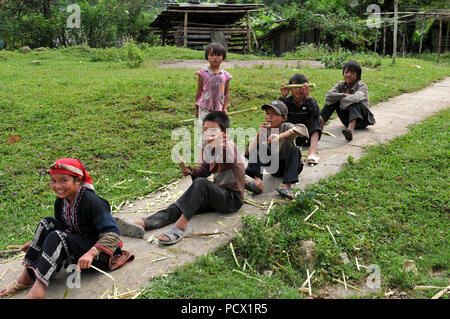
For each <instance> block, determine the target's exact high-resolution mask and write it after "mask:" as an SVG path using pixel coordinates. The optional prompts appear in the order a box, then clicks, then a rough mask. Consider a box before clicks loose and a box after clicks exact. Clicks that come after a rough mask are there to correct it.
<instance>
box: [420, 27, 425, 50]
mask: <svg viewBox="0 0 450 319" xmlns="http://www.w3.org/2000/svg"><path fill="white" fill-rule="evenodd" d="M424 29H425V20H423V21H422V25H421V27H420V42H419V54H421V53H422V41H423V31H424Z"/></svg>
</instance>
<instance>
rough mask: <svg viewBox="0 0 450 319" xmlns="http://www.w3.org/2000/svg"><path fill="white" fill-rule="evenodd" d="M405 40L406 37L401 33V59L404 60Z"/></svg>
mask: <svg viewBox="0 0 450 319" xmlns="http://www.w3.org/2000/svg"><path fill="white" fill-rule="evenodd" d="M405 38H406V35H405V32H402V58H404V57H405V50H406V49H405V44H406V43H405Z"/></svg>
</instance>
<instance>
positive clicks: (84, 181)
mask: <svg viewBox="0 0 450 319" xmlns="http://www.w3.org/2000/svg"><path fill="white" fill-rule="evenodd" d="M53 174H68V175H72V176H78V177H80V178H81V186H84V187H86V188H89V189H91V190H94V185H93V184H92V179H91V176H90V175H89V173H88V172H87V171H86V169H85V168H84V166H83V164H81V162H80V161H79V160H77V159H75V158H62V159H60V160H57V161H56V162H55V163H53V165H52V166H50V175H53Z"/></svg>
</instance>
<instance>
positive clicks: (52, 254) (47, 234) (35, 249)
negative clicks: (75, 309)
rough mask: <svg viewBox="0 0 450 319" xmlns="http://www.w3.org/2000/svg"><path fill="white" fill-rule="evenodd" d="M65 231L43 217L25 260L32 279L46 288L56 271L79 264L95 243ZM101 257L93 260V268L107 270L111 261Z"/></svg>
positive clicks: (58, 223) (63, 227)
mask: <svg viewBox="0 0 450 319" xmlns="http://www.w3.org/2000/svg"><path fill="white" fill-rule="evenodd" d="M66 230H67V226H66V224H64V223H63V222H61V221H59V220H57V219H55V218H53V217H45V218H43V219H42V220H41V221H40V223H39V225H38V227H37V229H36V232H35V234H34V238H33V241H32V242H31V245H30V247H29V248H28V250H27V253H26V254H25V257H24V259H23V264H24V265H25V266H26V267H27V270H28V273H29V275H30V276H31V278H34V279H35V280H36V279H38V280H39V281H40V282H41V283H42V284H43V285H44V286H46V287H48V285H49V281H50V278H51V276H52V275H53V274H54V273H55V272H57V271H59V270H61V268H62V267H63V266H67V265H69V264H71V263H76V262H77V261H78V259H79V258H80V257H81V256H83V255H84V254H85V253H86V252H87V251H88V250H89V249H91V248H92V246H94V244H95V242H93V241H92V240H91V239H90V238H89V237H87V236H85V235H83V234H72V233H69V232H67V231H66ZM100 257H101V258H99V259H98V260H94V262H93V264H94V266H97V267H101V268H107V265H108V259H107V258H105V257H103V256H101V255H100Z"/></svg>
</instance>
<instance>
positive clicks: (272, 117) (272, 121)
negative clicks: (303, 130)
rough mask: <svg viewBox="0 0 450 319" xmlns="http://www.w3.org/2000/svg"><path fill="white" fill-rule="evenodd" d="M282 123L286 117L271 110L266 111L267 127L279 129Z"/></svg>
mask: <svg viewBox="0 0 450 319" xmlns="http://www.w3.org/2000/svg"><path fill="white" fill-rule="evenodd" d="M284 121H286V117H284V116H283V115H280V114H278V113H277V112H275V110H274V109H273V108H271V107H268V108H267V109H266V122H267V123H269V125H270V126H269V127H277V128H278V127H281V124H283V122H284Z"/></svg>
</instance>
